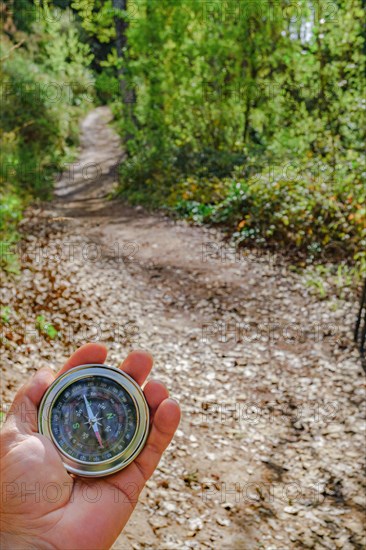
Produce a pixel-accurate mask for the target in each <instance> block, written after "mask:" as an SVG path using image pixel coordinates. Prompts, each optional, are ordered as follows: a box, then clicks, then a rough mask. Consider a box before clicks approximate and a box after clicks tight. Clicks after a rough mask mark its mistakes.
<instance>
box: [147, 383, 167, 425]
mask: <svg viewBox="0 0 366 550" xmlns="http://www.w3.org/2000/svg"><path fill="white" fill-rule="evenodd" d="M144 395H145V397H146V401H147V403H148V405H149V409H150V416H151V419H153V417H154V414H155V412H156V410H157V408H158V407H159V405H160V403H162V402H163V401H164V399H167V398H168V397H169V392H168V390H167V388H166V387H165V385H164V384H163V382H160V380H150V381H149V382H148V383H147V384H146V386H145V387H144Z"/></svg>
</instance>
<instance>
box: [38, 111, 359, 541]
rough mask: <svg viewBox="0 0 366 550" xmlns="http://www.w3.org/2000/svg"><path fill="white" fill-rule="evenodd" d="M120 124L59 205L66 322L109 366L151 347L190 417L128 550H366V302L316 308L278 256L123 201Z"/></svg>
mask: <svg viewBox="0 0 366 550" xmlns="http://www.w3.org/2000/svg"><path fill="white" fill-rule="evenodd" d="M110 119H111V115H110V113H109V111H108V109H107V108H105V107H100V108H98V109H96V110H94V111H92V112H91V113H90V114H89V115H88V116H87V117H86V119H85V120H84V122H83V125H82V132H83V137H82V142H81V150H80V156H79V159H78V162H77V163H75V164H74V166H73V167H72V169H70V170H67V171H65V173H64V175H63V177H62V178H60V180H59V181H58V182H57V184H56V197H55V200H54V201H53V203H52V205H51V207H50V208H47V210H48V212H47V213H46V215H47V216H51V217H53V218H57V220H59V221H58V222H57V223H59V224H61V225H62V235H63V236H62V239H63V242H66V241H67V242H72V243H73V249H74V250H75V251H76V252H75V254H68V255H67V257H64V258H63V266H62V269H63V273H65V272H68V273H72V278H71V286H72V292H73V293H74V294H75V293H76V294H77V295H78V296H79V297H80V298H75V300H76V302H72V304H71V302H70V304H71V305H70V306H69V314H68V320H67V322H68V323H69V325H70V326H71V325H72V328H71V329H70V327H69V329H70V331H71V332H72V334H73V336H74V341H75V340H76V338H75V335H76V334H78V335H82V334H83V330H84V336H85V328H84V327H85V326H88V327H91V326H92V327H94V330H96V331H97V333H98V335H99V336H100V338H101V339H102V340H104V341H106V342H107V345H108V346H109V349H110V354H109V357H108V361H109V362H110V363H111V364H117V362H118V361H119V359H120V358H121V357H122V356H124V355H125V353H126V351H127V349H130V348H133V347H140V348H144V349H147V350H149V351H150V352H151V353H152V354H153V356H154V358H155V367H154V375H155V376H156V377H157V378H160V379H162V380H163V381H164V382H165V383H166V384H167V385H168V387H169V388H170V392H171V394H172V396H174V397H177V398H178V400H179V401H180V403H181V406H182V409H183V419H182V424H181V426H180V429H179V431H178V433H177V436H176V437H175V440H174V442H173V443H172V445H171V446H170V448H169V450H168V451H167V453H166V455H165V456H164V459H163V460H162V462H161V464H160V466H159V469H158V471H157V472H156V474H155V475H154V476H153V478H152V479H151V480H150V481H149V483H148V486H147V489H146V490H145V491H144V493H143V496H142V499H141V502H140V503H139V504H138V506H137V509H136V511H135V513H134V515H133V518H132V521H131V522H130V523H129V525H128V527H127V528H126V530H125V532H124V534H123V535H121V537H120V538H119V540H118V541H117V542H116V544H115V546H114V549H115V550H117V549H121V550H122V549H123V550H125V549H126V550H127V549H132V548H133V549H135V550H138V549H140V548H151V549H156V550H163V549H174V550H175V549H179V550H182V549H188V548H197V549H200V548H215V549H219V550H221V549H222V550H229V549H230V550H231V549H247V550H254V549H256V548H258V549H260V548H261V549H262V548H263V549H267V550H270V549H274V550H275V549H276V550H285V549H286V550H287V549H291V548H315V549H318V548H319V549H320V548H328V549H334V548H342V549H343V550H347V549H353V548H356V549H360V548H363V547H365V546H364V545H365V540H364V539H362V536H363V530H362V516H363V510H364V505H365V503H364V499H363V489H362V484H363V483H364V479H363V477H362V463H363V442H364V432H363V430H364V428H365V424H364V422H363V419H362V412H363V406H362V403H363V398H364V386H363V385H362V374H361V373H362V370H361V367H360V365H359V361H358V357H357V353H356V352H355V350H354V347H353V344H352V340H351V336H352V335H351V329H350V327H351V326H352V321H353V314H354V306H353V305H352V304H347V303H345V302H339V301H337V300H335V299H331V300H324V301H318V300H317V299H316V298H315V297H313V296H312V295H311V293H310V292H309V290H308V289H307V288H306V286H305V284H304V281H303V280H302V278H301V277H300V276H299V275H297V274H294V273H293V272H291V271H289V270H288V269H287V268H286V266H285V265H284V264H283V262H281V261H280V259H279V258H277V257H275V256H269V255H268V254H266V253H262V254H254V253H251V254H246V253H245V251H244V252H242V253H240V254H239V253H235V252H234V251H233V250H232V249H230V248H229V247H228V246H226V245H225V244H224V242H223V241H222V238H221V236H220V234H219V233H217V232H213V231H211V230H208V229H205V228H197V227H191V226H189V225H188V224H186V223H184V222H174V221H172V220H169V219H167V218H165V217H163V216H161V215H151V214H148V213H146V212H145V211H144V210H142V209H139V208H137V209H136V208H130V207H127V206H125V205H123V204H121V202H120V201H117V200H113V201H111V200H109V199H108V194H109V193H110V191H111V190H113V188H114V186H115V185H116V178H117V166H118V164H119V163H120V162H121V161H123V155H122V151H121V146H120V143H119V139H118V137H117V136H116V134H115V133H114V131H113V130H112V128H111V127H110V126H109V124H108V123H109V122H110ZM55 223H56V222H55ZM50 224H51V225H50V226H52V221H51V222H50ZM47 238H50V239H52V238H53V235H52V232H51V233H50V234H49V235H48V237H47ZM57 276H58V275H56V277H57ZM75 304H76V305H75ZM62 323H65V321H62V319H61V320H60V326H62ZM75 327H77V328H75ZM68 342H69V343H70V342H72V338H70V337H69V340H68ZM78 343H81V342H78ZM53 345H54V344H53ZM57 345H58V346H59V347H58V348H57V353H59V354H61V353H63V354H66V353H67V351H68V350H66V344H62V343H59V344H57ZM62 346H63V347H62Z"/></svg>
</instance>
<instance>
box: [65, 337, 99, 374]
mask: <svg viewBox="0 0 366 550" xmlns="http://www.w3.org/2000/svg"><path fill="white" fill-rule="evenodd" d="M107 353H108V350H107V348H106V347H105V346H103V344H93V343H89V344H84V345H83V346H81V347H80V348H79V349H77V350H76V351H75V352H74V353H73V354H72V355H71V357H70V359H68V360H67V361H66V363H65V365H64V366H63V367H62V369H61V370H60V371H59V372H58V373H57V376H60V375H61V374H63V373H64V372H66V371H68V370H69V369H72V368H73V367H78V366H79V365H87V364H88V363H98V364H103V363H104V361H105V360H106V357H107Z"/></svg>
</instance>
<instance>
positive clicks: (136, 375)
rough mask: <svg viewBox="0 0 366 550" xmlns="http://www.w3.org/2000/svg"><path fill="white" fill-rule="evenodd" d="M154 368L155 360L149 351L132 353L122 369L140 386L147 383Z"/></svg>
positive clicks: (121, 366)
mask: <svg viewBox="0 0 366 550" xmlns="http://www.w3.org/2000/svg"><path fill="white" fill-rule="evenodd" d="M152 366H153V358H152V356H151V355H150V353H148V352H147V351H142V350H136V351H132V352H131V353H130V354H129V355H128V356H127V357H126V359H125V360H124V361H123V363H122V364H121V365H120V367H119V368H120V369H121V370H123V371H124V372H125V373H126V374H129V375H130V376H131V377H132V378H133V379H134V380H136V382H137V383H138V384H140V386H141V385H142V384H143V383H144V382H145V380H146V378H147V377H148V375H149V373H150V371H151V369H152Z"/></svg>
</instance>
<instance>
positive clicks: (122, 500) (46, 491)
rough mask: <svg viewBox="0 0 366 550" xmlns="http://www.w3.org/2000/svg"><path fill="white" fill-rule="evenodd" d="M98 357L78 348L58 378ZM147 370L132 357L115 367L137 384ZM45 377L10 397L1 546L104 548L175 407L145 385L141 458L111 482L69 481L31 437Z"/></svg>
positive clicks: (99, 351) (47, 445) (170, 425)
mask: <svg viewBox="0 0 366 550" xmlns="http://www.w3.org/2000/svg"><path fill="white" fill-rule="evenodd" d="M101 355H102V356H103V357H101ZM105 355H106V351H105V349H104V348H103V347H102V346H98V345H96V344H94V345H92V344H89V345H86V346H83V347H82V348H80V349H79V350H78V351H77V352H76V353H75V354H74V355H73V356H72V357H71V358H70V360H69V361H68V363H67V364H66V365H65V367H64V368H63V369H62V371H61V372H64V371H65V370H67V369H68V368H72V367H73V366H76V365H78V364H83V363H92V362H104V360H105ZM151 366H152V361H151V358H150V356H148V355H147V354H143V353H142V352H135V353H132V354H130V356H129V357H128V358H127V359H126V361H125V362H124V364H123V365H122V367H121V368H123V369H124V370H126V372H128V373H129V374H130V375H132V376H133V377H134V378H135V379H136V380H137V381H138V382H139V383H140V384H141V383H142V382H143V381H144V379H145V378H146V376H147V374H148V372H149V371H150V369H151ZM53 378H54V376H53V375H52V374H51V373H50V371H48V370H43V369H42V370H41V371H39V372H38V373H37V375H36V376H35V377H34V378H33V379H32V380H31V382H29V383H28V384H27V385H26V386H24V387H23V388H22V389H21V390H20V392H18V394H17V397H16V399H15V401H14V404H13V407H14V413H13V414H10V415H9V417H8V419H7V421H6V423H5V427H4V429H3V432H2V434H1V456H2V460H1V477H2V490H3V498H2V508H3V509H2V525H1V531H2V532H3V533H4V535H3V542H4V548H7V547H9V548H11V549H12V550H15V549H17V548H19V549H20V548H22V549H23V548H37V549H42V548H45V549H46V548H47V549H48V548H63V549H75V548H78V549H80V550H81V549H82V548H95V549H96V548H98V549H99V548H100V549H102V548H109V547H110V546H111V545H112V544H113V542H114V541H115V540H116V538H117V537H118V535H119V533H120V532H121V530H122V529H123V527H124V525H125V524H126V522H127V520H128V519H129V517H130V515H131V513H132V511H133V509H134V507H135V505H136V503H137V498H138V495H139V494H140V492H141V490H142V489H143V486H144V484H145V482H146V480H147V479H148V478H149V477H150V475H151V474H152V473H153V471H154V469H155V468H156V466H157V464H158V462H159V459H160V457H161V454H162V452H163V451H164V449H165V448H166V446H167V445H168V444H169V442H170V440H171V438H172V436H173V434H174V431H175V429H176V427H177V425H178V423H179V407H178V405H177V404H176V403H175V402H174V401H173V400H170V399H167V397H168V393H167V390H166V389H165V387H164V386H163V385H162V384H161V383H160V382H154V381H151V382H149V383H148V384H147V385H146V386H145V389H144V392H145V396H146V399H147V401H148V403H149V406H150V411H151V415H152V417H153V423H152V426H151V430H150V435H149V438H148V441H147V444H146V446H145V448H144V450H143V451H142V452H141V454H140V455H139V456H138V457H137V459H136V460H135V461H134V462H133V463H132V464H130V465H129V466H128V467H127V468H125V469H124V470H122V471H121V472H118V473H116V474H114V475H112V476H108V477H105V478H98V479H86V478H79V477H74V476H70V475H69V474H68V473H67V471H66V470H65V468H64V466H63V464H62V461H61V458H60V455H59V454H58V452H57V451H56V449H55V447H54V446H53V444H52V443H51V442H50V441H49V440H48V439H47V438H46V437H45V436H43V435H40V434H38V433H37V423H36V411H37V406H38V404H39V401H40V399H41V397H42V395H43V393H44V391H45V390H46V388H47V387H48V386H49V384H50V383H51V382H52V380H53ZM20 409H22V412H21V413H20V412H19V411H20ZM25 409H26V411H27V414H24V410H25Z"/></svg>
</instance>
